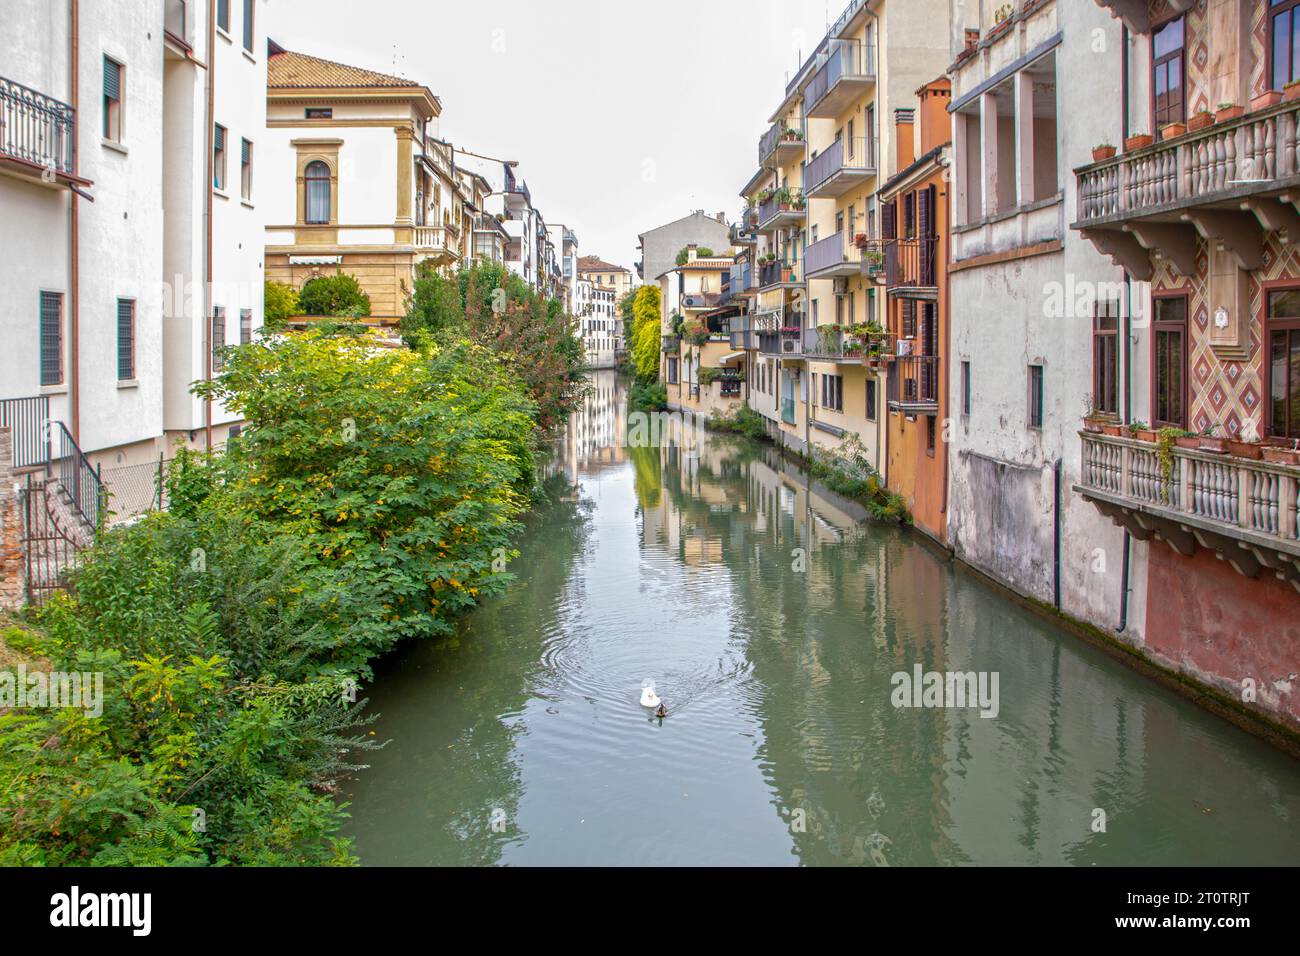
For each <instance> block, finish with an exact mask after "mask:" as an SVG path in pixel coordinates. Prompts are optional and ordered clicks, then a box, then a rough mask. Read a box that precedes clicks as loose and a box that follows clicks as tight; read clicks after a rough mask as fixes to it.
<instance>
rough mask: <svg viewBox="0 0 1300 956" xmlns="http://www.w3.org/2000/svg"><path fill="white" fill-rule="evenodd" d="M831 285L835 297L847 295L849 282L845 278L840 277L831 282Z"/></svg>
mask: <svg viewBox="0 0 1300 956" xmlns="http://www.w3.org/2000/svg"><path fill="white" fill-rule="evenodd" d="M832 284H833V286H834V288H835V294H836V295H848V294H849V280H848V277H847V276H841V277H840V278H838V279H835V280H833V282H832Z"/></svg>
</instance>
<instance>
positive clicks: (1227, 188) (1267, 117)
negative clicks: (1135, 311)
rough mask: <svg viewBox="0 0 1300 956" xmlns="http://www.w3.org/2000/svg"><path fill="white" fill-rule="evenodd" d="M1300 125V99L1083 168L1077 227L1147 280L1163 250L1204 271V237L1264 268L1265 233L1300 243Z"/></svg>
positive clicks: (1182, 268) (1189, 269)
mask: <svg viewBox="0 0 1300 956" xmlns="http://www.w3.org/2000/svg"><path fill="white" fill-rule="evenodd" d="M1298 122H1300V101H1297V102H1291V103H1280V104H1278V105H1277V106H1272V107H1269V108H1267V109H1262V110H1257V111H1255V112H1252V113H1248V114H1246V115H1245V116H1241V117H1238V118H1237V119H1233V120H1225V121H1224V122H1222V123H1216V124H1215V125H1213V126H1209V127H1207V128H1205V129H1203V130H1198V131H1196V132H1192V133H1187V134H1185V135H1183V136H1179V137H1176V138H1175V139H1172V140H1168V141H1165V142H1161V143H1157V144H1154V145H1152V146H1148V147H1146V148H1145V149H1139V150H1134V151H1133V152H1129V153H1124V154H1122V155H1120V156H1116V157H1113V158H1111V159H1107V160H1103V161H1102V162H1099V163H1093V164H1091V165H1088V166H1082V167H1079V168H1078V169H1076V170H1075V175H1076V177H1077V181H1078V208H1077V215H1078V221H1076V222H1075V223H1074V224H1073V226H1072V228H1074V229H1078V230H1081V232H1082V234H1083V236H1084V237H1085V238H1087V239H1089V240H1091V241H1092V243H1093V244H1094V245H1095V246H1096V247H1097V249H1098V250H1099V251H1101V252H1102V253H1104V254H1106V255H1108V256H1110V257H1111V258H1112V259H1113V261H1114V262H1115V263H1116V264H1117V265H1121V266H1123V267H1124V268H1126V269H1128V271H1129V272H1130V273H1131V274H1132V275H1133V277H1134V278H1137V279H1140V280H1142V281H1150V279H1151V277H1152V276H1153V275H1154V271H1155V270H1154V267H1153V264H1152V261H1151V253H1152V252H1154V251H1158V253H1159V255H1160V256H1161V257H1163V258H1165V259H1167V260H1169V261H1170V262H1171V263H1172V264H1173V266H1174V267H1175V268H1176V269H1177V270H1178V272H1180V273H1181V274H1182V275H1184V276H1189V275H1194V274H1195V272H1196V247H1197V242H1196V240H1197V237H1198V235H1199V236H1201V237H1203V238H1205V239H1206V240H1207V241H1211V242H1217V243H1219V244H1221V245H1222V246H1223V247H1224V248H1225V249H1227V251H1229V252H1230V253H1232V255H1233V256H1234V258H1235V259H1236V260H1237V261H1238V263H1239V264H1240V265H1241V267H1242V268H1243V269H1246V270H1248V271H1253V270H1256V269H1259V268H1261V267H1262V266H1263V259H1264V232H1265V230H1268V231H1273V232H1278V233H1280V234H1282V235H1283V236H1284V238H1285V239H1286V241H1287V242H1296V241H1300V214H1298V213H1297V212H1296V209H1295V206H1294V205H1292V202H1291V200H1293V199H1295V198H1300V197H1297V195H1296V193H1295V190H1296V188H1297V187H1298V186H1300V134H1298V133H1297V123H1298Z"/></svg>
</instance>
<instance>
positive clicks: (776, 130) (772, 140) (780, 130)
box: [758, 120, 807, 166]
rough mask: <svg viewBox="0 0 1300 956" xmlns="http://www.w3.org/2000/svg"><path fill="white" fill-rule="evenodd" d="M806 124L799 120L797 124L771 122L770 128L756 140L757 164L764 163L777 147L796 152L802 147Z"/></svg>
mask: <svg viewBox="0 0 1300 956" xmlns="http://www.w3.org/2000/svg"><path fill="white" fill-rule="evenodd" d="M806 128H807V124H806V122H805V121H803V120H800V121H799V122H798V123H797V124H795V125H791V124H789V123H773V124H772V126H771V128H770V129H768V131H767V132H766V133H764V134H763V136H762V137H761V138H760V139H759V141H758V164H759V165H760V166H762V165H765V164H766V163H767V161H768V159H770V158H771V156H772V154H773V153H775V152H776V151H777V148H778V147H780V148H782V149H789V150H790V152H791V153H792V154H793V153H796V152H800V151H802V150H803V149H804V146H805V141H806V140H807V133H806V132H805V130H806Z"/></svg>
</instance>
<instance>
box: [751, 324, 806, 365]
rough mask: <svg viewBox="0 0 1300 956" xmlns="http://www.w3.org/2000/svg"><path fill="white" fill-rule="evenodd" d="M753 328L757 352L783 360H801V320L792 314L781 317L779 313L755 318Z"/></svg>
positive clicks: (802, 342) (802, 340)
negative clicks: (756, 338) (756, 339)
mask: <svg viewBox="0 0 1300 956" xmlns="http://www.w3.org/2000/svg"><path fill="white" fill-rule="evenodd" d="M754 328H755V330H756V332H757V334H758V350H759V352H761V353H762V354H764V355H775V356H782V357H784V358H797V359H802V358H803V345H804V327H803V320H802V318H801V317H800V316H799V315H798V314H797V313H793V312H787V313H785V314H784V316H782V314H781V313H779V312H772V313H765V314H763V315H759V316H756V317H755V321H754Z"/></svg>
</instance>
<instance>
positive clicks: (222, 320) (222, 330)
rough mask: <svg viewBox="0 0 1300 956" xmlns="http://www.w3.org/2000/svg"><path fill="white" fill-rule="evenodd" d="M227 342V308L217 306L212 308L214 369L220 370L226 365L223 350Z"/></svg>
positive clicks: (215, 370)
mask: <svg viewBox="0 0 1300 956" xmlns="http://www.w3.org/2000/svg"><path fill="white" fill-rule="evenodd" d="M225 344H226V309H225V307H224V306H220V305H219V306H216V307H215V308H214V309H213V310H212V371H214V372H220V371H221V369H222V367H223V366H224V365H225V360H224V359H223V358H222V354H221V350H222V349H223V348H224V347H225Z"/></svg>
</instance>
